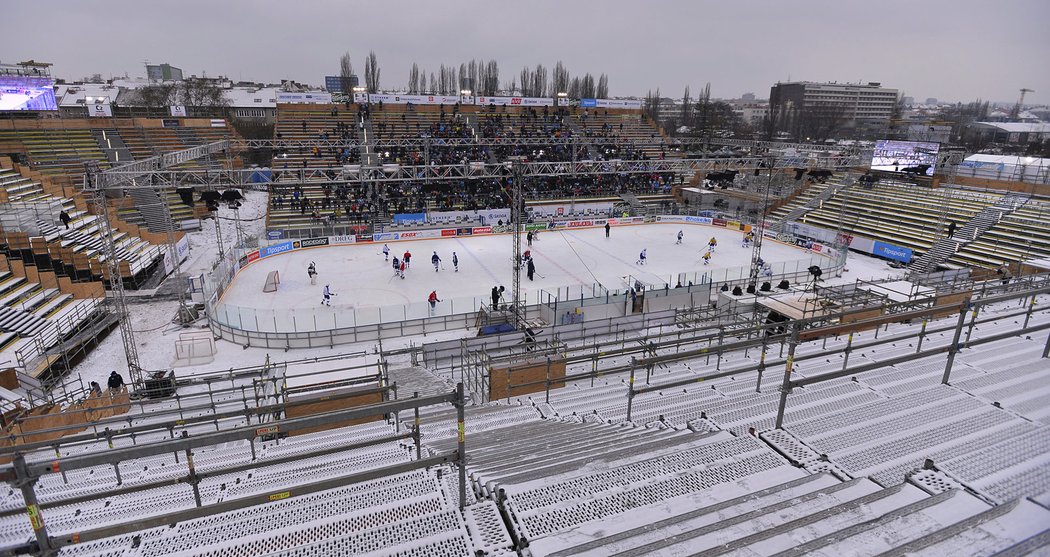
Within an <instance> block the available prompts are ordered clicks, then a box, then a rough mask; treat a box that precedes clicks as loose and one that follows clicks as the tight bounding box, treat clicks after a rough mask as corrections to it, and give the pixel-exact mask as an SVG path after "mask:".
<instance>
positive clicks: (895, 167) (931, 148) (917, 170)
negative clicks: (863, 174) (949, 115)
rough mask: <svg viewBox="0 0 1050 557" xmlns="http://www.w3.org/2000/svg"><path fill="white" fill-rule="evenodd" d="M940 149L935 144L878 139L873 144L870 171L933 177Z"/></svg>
mask: <svg viewBox="0 0 1050 557" xmlns="http://www.w3.org/2000/svg"><path fill="white" fill-rule="evenodd" d="M940 148H941V146H940V145H939V144H937V143H925V142H921V141H893V140H889V139H880V140H878V141H876V142H875V152H874V153H873V154H872V157H871V169H872V170H887V171H889V172H905V173H908V174H916V175H921V176H933V171H934V169H935V167H936V165H937V151H938V150H940Z"/></svg>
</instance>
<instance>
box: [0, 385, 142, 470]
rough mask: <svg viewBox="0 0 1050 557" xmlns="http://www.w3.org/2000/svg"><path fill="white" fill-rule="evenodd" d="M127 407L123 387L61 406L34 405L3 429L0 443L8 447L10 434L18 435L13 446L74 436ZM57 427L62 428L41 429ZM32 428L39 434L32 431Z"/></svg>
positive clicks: (6, 460)
mask: <svg viewBox="0 0 1050 557" xmlns="http://www.w3.org/2000/svg"><path fill="white" fill-rule="evenodd" d="M129 410H131V397H130V394H129V393H128V390H127V389H121V390H120V391H119V392H117V393H111V392H110V391H109V390H108V389H107V390H104V391H102V394H101V395H98V396H89V397H87V398H86V399H84V400H82V401H79V402H76V403H74V404H71V405H68V406H65V407H63V406H60V405H56V404H47V405H43V406H37V407H36V408H33V409H32V410H30V411H29V412H28V413H27V414H26V415H25V417H23V418H22V419H20V420H16V421H15V422H14V423H13V424H11V425H10V426H8V427H5V428H4V431H3V436H4V437H3V438H2V439H0V441H2V442H0V446H3V447H10V446H11V445H12V443H11V440H10V437H9V436H10V435H12V434H15V435H20V437H17V438H16V441H15V442H14V444H15V445H21V444H23V443H39V442H43V441H52V440H54V439H59V438H61V437H64V436H66V435H74V434H76V433H80V432H81V431H84V430H85V429H87V428H88V427H90V426H91V424H92V423H94V422H96V421H98V420H101V419H104V418H111V417H113V416H116V415H118V414H126V413H127V412H128V411H129ZM78 426H79V427H78ZM57 428H65V429H63V430H62V431H44V430H50V429H57ZM34 431H40V432H42V433H33V432H34ZM9 462H11V459H10V458H0V464H7V463H9Z"/></svg>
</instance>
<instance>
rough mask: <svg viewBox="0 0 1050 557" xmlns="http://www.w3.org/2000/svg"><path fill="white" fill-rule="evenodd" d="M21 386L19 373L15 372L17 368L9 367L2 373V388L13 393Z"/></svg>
mask: <svg viewBox="0 0 1050 557" xmlns="http://www.w3.org/2000/svg"><path fill="white" fill-rule="evenodd" d="M21 386H22V384H21V383H20V382H19V381H18V372H17V371H15V368H13V367H9V368H7V369H5V370H2V371H0V387H3V388H5V389H7V390H9V391H13V390H15V389H17V388H19V387H21Z"/></svg>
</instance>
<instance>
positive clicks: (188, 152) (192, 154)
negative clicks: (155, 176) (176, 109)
mask: <svg viewBox="0 0 1050 557" xmlns="http://www.w3.org/2000/svg"><path fill="white" fill-rule="evenodd" d="M229 148H230V141H229V140H228V139H223V140H221V141H213V142H211V143H205V144H204V145H198V146H196V147H190V148H188V149H181V150H179V151H173V152H171V153H164V154H163V155H157V156H155V157H150V158H148V159H142V160H140V161H135V162H130V163H128V164H125V165H121V166H117V167H114V168H111V169H109V170H106V171H104V172H100V173H99V174H98V175H97V177H96V179H95V180H93V181H92V182H91V183H90V184H89V183H88V182H86V181H85V182H84V184H85V189H89V188H90V189H95V188H103V189H104V188H110V187H115V186H118V185H120V184H123V183H125V182H130V181H132V180H134V179H135V178H136V177H138V176H143V175H146V174H148V173H150V172H153V171H156V170H163V169H165V168H171V167H173V166H178V165H180V164H183V163H186V162H189V161H192V160H196V159H199V158H203V157H206V156H208V155H211V154H215V153H219V152H222V151H226V150H228V149H229Z"/></svg>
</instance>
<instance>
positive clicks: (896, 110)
mask: <svg viewBox="0 0 1050 557" xmlns="http://www.w3.org/2000/svg"><path fill="white" fill-rule="evenodd" d="M903 115H904V91H901V92H899V93H897V102H895V103H893V113H892V114H891V115H890V119H891V120H900V119H901V116H903Z"/></svg>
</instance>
